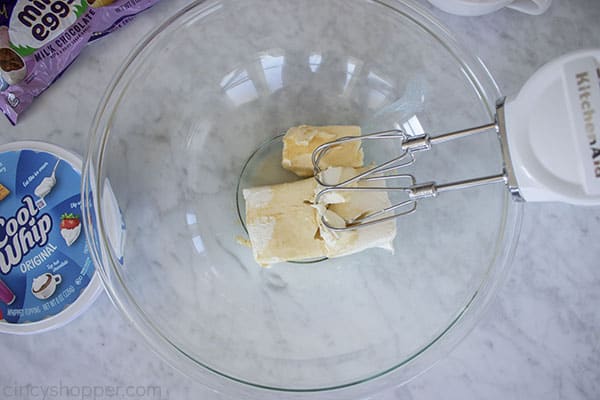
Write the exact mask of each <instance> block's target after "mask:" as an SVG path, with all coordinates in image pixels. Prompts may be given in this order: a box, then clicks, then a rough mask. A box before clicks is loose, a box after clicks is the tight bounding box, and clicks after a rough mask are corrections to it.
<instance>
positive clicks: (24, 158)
mask: <svg viewBox="0 0 600 400" xmlns="http://www.w3.org/2000/svg"><path fill="white" fill-rule="evenodd" d="M81 167H82V161H81V158H79V157H78V156H77V155H75V154H73V153H71V152H69V151H67V150H65V149H63V148H61V147H58V146H55V145H52V144H49V143H44V142H32V141H27V142H25V141H24V142H14V143H9V144H6V145H2V146H0V184H1V185H2V187H0V198H1V199H0V281H1V284H0V313H1V314H2V315H1V318H0V332H4V333H13V334H32V333H39V332H43V331H47V330H50V329H54V328H57V327H60V326H62V325H64V324H66V323H68V322H70V321H72V320H73V319H75V318H76V317H77V316H79V315H80V314H81V313H83V312H84V311H85V310H86V309H87V308H88V307H89V306H90V305H91V304H92V303H93V302H94V301H95V300H96V298H97V297H98V295H99V294H100V292H101V291H102V285H101V281H100V278H99V276H98V273H97V272H96V271H95V268H94V264H93V262H92V260H91V258H90V256H89V250H88V246H87V243H86V240H85V234H84V232H83V221H82V220H81V215H82V214H81Z"/></svg>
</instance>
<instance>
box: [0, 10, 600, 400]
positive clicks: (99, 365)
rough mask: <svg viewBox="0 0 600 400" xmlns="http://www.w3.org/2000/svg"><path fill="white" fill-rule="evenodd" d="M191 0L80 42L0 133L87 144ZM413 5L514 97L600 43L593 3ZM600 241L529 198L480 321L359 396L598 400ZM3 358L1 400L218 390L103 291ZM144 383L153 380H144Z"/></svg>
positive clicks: (569, 215) (6, 341)
mask: <svg viewBox="0 0 600 400" xmlns="http://www.w3.org/2000/svg"><path fill="white" fill-rule="evenodd" d="M188 2H189V0H165V1H162V2H160V3H159V4H158V5H157V6H155V7H154V8H153V9H151V10H149V11H148V12H146V13H145V14H144V15H143V16H141V17H140V18H138V19H137V20H136V21H134V22H133V23H131V24H130V25H129V26H127V27H126V28H124V29H123V30H121V31H119V32H116V33H114V34H112V35H111V36H110V37H109V38H107V39H105V40H101V41H98V42H96V43H94V44H93V45H91V46H89V47H88V48H87V49H85V50H84V51H83V53H82V54H81V56H80V57H79V59H78V60H77V61H76V62H75V63H74V64H73V65H72V66H71V68H70V69H69V71H68V73H66V74H65V75H64V76H63V77H62V78H61V79H60V80H59V81H57V82H56V83H55V84H54V85H53V86H52V87H51V88H50V89H49V90H48V91H47V92H46V93H44V94H43V95H42V96H40V97H39V98H38V99H37V100H36V101H35V103H34V105H33V106H32V107H31V109H30V110H29V111H28V112H27V113H26V114H25V115H24V116H23V118H22V120H21V121H20V122H19V124H18V126H16V127H12V126H10V124H9V123H8V122H7V121H6V120H1V121H0V127H1V131H2V140H1V141H2V142H3V143H7V142H10V141H15V140H25V139H33V140H44V141H50V142H53V143H56V144H59V145H61V146H64V147H65V148H68V149H70V150H72V151H75V152H77V153H79V154H84V153H85V149H86V146H87V136H88V129H89V125H90V121H91V119H92V117H93V114H94V112H95V108H96V105H97V102H98V100H99V98H100V97H101V95H102V94H103V92H104V90H105V88H106V86H107V84H108V82H109V81H110V79H111V78H112V76H113V74H114V72H115V70H116V68H117V67H118V66H119V64H120V62H121V60H123V58H124V57H125V56H126V55H127V54H128V53H129V52H130V50H131V48H132V46H133V45H134V44H135V43H136V42H137V41H138V40H139V39H140V38H141V37H142V36H143V35H144V34H145V33H146V32H148V31H149V30H150V29H152V28H153V27H154V26H155V25H156V24H157V23H158V22H159V21H161V20H163V19H164V18H166V16H167V15H170V14H172V13H174V12H175V11H176V10H178V9H179V8H180V7H182V6H183V5H185V4H187V3H188ZM420 2H421V3H422V5H423V6H425V7H426V8H428V9H429V10H430V11H432V12H433V13H434V14H435V15H436V16H437V17H438V18H439V19H440V20H441V21H442V22H443V23H444V24H445V25H446V26H447V27H448V28H449V29H450V30H451V31H452V32H453V33H454V34H455V36H456V37H457V38H458V39H459V41H461V42H463V43H464V45H465V47H466V48H467V49H469V50H471V51H472V52H473V53H475V54H476V55H478V56H480V57H481V58H482V59H483V60H484V62H485V63H486V64H487V65H488V67H489V68H490V70H491V73H492V74H493V75H494V77H495V78H496V80H497V81H498V83H499V85H500V88H501V90H502V92H503V93H515V92H516V91H517V90H518V89H519V88H520V86H521V85H522V84H523V83H524V82H525V81H526V79H527V78H528V77H529V76H530V74H532V73H533V72H534V71H535V70H536V69H537V68H538V67H539V66H541V65H542V64H543V63H545V62H547V61H549V60H551V59H553V58H555V57H557V56H559V55H561V54H563V53H565V52H568V51H571V50H576V49H580V48H584V47H593V46H595V47H598V46H599V45H600V24H598V21H600V2H598V0H576V1H570V2H567V1H555V2H554V4H553V5H552V7H551V8H550V10H549V11H548V12H547V13H546V14H544V15H542V16H538V17H532V16H528V15H525V14H521V13H518V12H516V11H512V10H502V11H499V12H496V13H494V14H491V15H487V16H483V17H473V18H466V17H458V16H452V15H449V14H445V13H443V12H441V11H439V10H436V9H434V8H433V7H432V6H430V5H429V3H427V2H425V1H424V0H420ZM598 238H600V208H577V207H572V206H567V205H560V204H527V205H526V206H525V212H524V218H523V227H522V232H521V237H520V240H519V244H518V248H517V251H516V255H515V258H514V262H513V266H512V269H511V270H510V275H509V277H508V279H507V281H506V283H505V284H504V286H503V287H502V288H501V289H500V290H499V292H498V294H497V296H496V298H495V299H494V300H493V301H492V302H491V304H490V306H489V307H488V309H487V312H486V314H485V316H484V318H483V320H482V321H481V322H480V323H479V324H478V326H477V327H476V328H475V329H474V330H473V331H472V332H471V333H470V334H469V336H467V337H466V338H465V339H464V340H463V341H462V342H461V343H460V344H459V345H458V346H457V347H456V349H455V350H454V351H453V352H452V353H451V354H450V355H448V356H447V357H446V358H444V359H443V360H441V361H440V362H439V363H437V364H436V365H435V366H433V367H432V368H431V369H430V370H428V371H427V372H426V373H424V374H422V375H420V376H418V377H416V378H415V379H414V380H412V381H411V382H409V383H408V384H406V385H404V386H401V387H397V388H396V389H393V390H390V391H387V392H384V393H374V394H373V395H371V396H368V397H367V398H369V399H374V400H384V399H385V400H388V399H415V400H420V399H434V398H444V399H545V400H548V399H563V398H564V399H571V400H575V399H597V398H599V397H600V313H599V312H598V302H599V300H600V299H599V296H600V294H599V293H600V268H599V266H600V265H599V261H600V246H599V245H598V243H597V241H598ZM0 354H2V359H3V364H4V371H3V372H2V374H0V390H3V392H2V393H3V394H2V395H0V397H2V398H6V399H9V398H21V397H23V396H17V394H18V392H17V391H18V390H19V388H20V387H26V386H27V385H38V386H43V385H46V386H54V387H59V388H60V387H61V386H65V387H75V386H77V387H79V388H81V387H83V386H89V387H91V388H93V387H97V386H123V387H126V386H129V385H131V386H132V387H135V388H137V387H141V388H142V389H139V392H138V394H137V397H136V398H140V399H141V398H148V399H159V398H161V399H167V398H169V399H180V398H181V399H183V398H202V399H211V400H212V399H225V398H226V397H224V396H223V395H221V394H217V393H213V392H211V391H209V390H207V389H205V388H203V387H201V386H200V385H198V384H196V383H194V382H193V381H191V380H190V379H188V378H186V377H185V376H183V375H181V374H180V373H179V372H177V371H176V370H174V369H173V368H171V367H170V366H169V365H167V364H166V363H164V362H163V361H161V359H159V358H158V357H157V356H156V355H155V354H154V353H153V352H152V351H150V349H149V348H148V346H147V345H146V343H145V342H144V341H143V340H142V338H141V336H140V335H139V334H138V333H137V332H136V331H135V330H134V329H133V328H132V327H131V326H130V325H129V324H128V323H127V321H126V320H125V319H124V317H123V316H121V315H120V314H119V313H118V312H117V310H116V309H115V308H114V307H113V306H112V304H111V303H110V301H109V299H108V297H107V296H106V295H104V294H102V295H101V297H100V298H99V299H98V301H97V302H96V303H95V304H94V306H93V308H91V309H90V310H89V311H88V312H86V313H85V314H84V315H82V316H81V317H79V318H78V319H76V320H75V321H73V322H72V323H70V324H68V325H67V326H65V327H63V328H60V329H58V330H54V331H51V332H48V333H44V334H40V335H36V336H10V335H3V336H2V338H1V340H0ZM149 386H152V387H158V388H160V389H159V390H158V391H150V390H144V389H143V388H147V387H149ZM22 390H26V389H22ZM134 390H135V389H134ZM15 392H17V393H15ZM22 393H26V392H22ZM82 395H83V393H82ZM323 397H324V398H326V396H323ZM23 398H24V397H23ZM30 398H43V397H42V395H41V394H39V396H38V397H34V396H31V397H30ZM46 398H61V397H59V396H57V397H46ZM77 398H85V397H82V396H80V397H77ZM88 398H93V397H91V396H90V397H88ZM98 398H110V397H109V394H108V393H105V394H104V395H103V397H98ZM113 398H125V397H123V396H122V397H114V396H113Z"/></svg>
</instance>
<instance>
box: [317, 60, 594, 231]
mask: <svg viewBox="0 0 600 400" xmlns="http://www.w3.org/2000/svg"><path fill="white" fill-rule="evenodd" d="M492 129H495V131H496V132H497V134H498V138H499V139H500V143H501V149H502V156H503V160H504V170H503V171H502V172H501V173H500V174H497V175H492V176H486V177H482V178H475V179H468V180H464V181H460V182H452V183H446V184H437V183H435V182H427V183H417V182H416V181H415V178H414V176H412V175H410V174H402V173H397V172H398V170H399V169H401V168H403V167H406V166H408V165H411V164H413V163H414V162H415V156H414V153H416V152H419V151H424V150H428V149H430V148H431V146H432V145H437V144H441V143H443V142H447V141H450V140H456V139H460V138H463V137H467V136H470V135H473V134H476V133H480V132H485V131H489V130H492ZM371 139H383V140H386V139H392V140H400V141H401V142H402V154H400V155H399V156H398V157H396V158H394V159H392V160H389V161H387V162H385V163H383V164H380V165H378V166H375V167H373V168H371V169H369V170H368V171H366V172H364V173H361V174H359V175H357V176H355V177H353V178H351V179H348V180H346V181H343V182H333V183H332V182H327V181H326V176H324V175H326V174H323V173H322V172H323V171H322V170H321V169H320V168H319V164H320V160H321V159H322V157H323V156H324V154H325V153H326V152H327V151H328V150H329V149H331V148H332V147H334V146H338V145H340V144H342V143H345V142H348V141H356V140H371ZM312 161H313V166H314V170H315V178H316V179H317V181H318V182H319V184H321V185H322V186H323V189H322V190H321V191H320V192H319V193H318V194H317V196H316V198H315V203H318V202H319V200H320V199H321V197H322V196H323V195H324V194H326V193H328V192H331V191H352V190H375V191H401V192H404V193H406V199H405V200H403V201H401V202H399V203H396V204H393V205H392V206H390V207H388V208H386V209H383V210H380V211H377V212H374V213H371V214H369V215H366V216H362V217H360V218H359V219H357V220H355V221H353V222H351V223H350V224H348V225H347V226H346V227H345V228H340V227H335V226H332V225H330V224H329V223H328V222H327V221H326V220H325V219H324V220H323V223H324V224H325V225H326V226H327V227H328V228H329V229H332V230H334V231H343V230H347V229H354V228H358V227H361V226H366V225H371V224H374V223H378V222H382V221H385V220H389V219H392V218H397V217H399V216H402V215H407V214H410V213H412V212H414V211H415V210H416V208H417V201H418V200H420V199H423V198H427V197H436V196H437V195H438V194H440V193H443V192H445V191H449V190H458V189H465V188H469V187H474V186H481V185H486V184H492V183H499V182H503V183H505V184H506V185H507V187H508V189H509V191H510V192H511V193H512V194H513V196H514V198H515V199H516V200H518V201H528V202H530V201H531V202H533V201H559V202H565V203H570V204H575V205H600V49H591V50H582V51H577V52H574V53H570V54H567V55H565V56H563V57H560V58H558V59H556V60H554V61H552V62H550V63H548V64H546V65H545V66H543V67H542V68H540V69H539V70H538V71H537V72H536V73H535V74H534V75H533V76H531V78H530V79H529V80H528V81H527V82H526V83H525V85H524V86H523V88H522V89H521V91H520V92H519V93H518V95H517V96H515V97H508V98H505V99H500V100H499V101H498V102H497V105H496V120H495V121H494V122H493V123H490V124H487V125H483V126H478V127H474V128H469V129H465V130H461V131H457V132H451V133H446V134H443V135H439V136H434V137H430V136H429V135H419V136H407V135H406V134H405V133H404V132H402V131H400V130H389V131H384V132H376V133H372V134H367V135H363V136H360V137H345V138H340V139H337V140H335V141H332V142H329V143H325V144H323V145H321V146H319V147H317V148H316V149H315V151H314V152H313V154H312ZM380 180H385V181H386V182H391V181H396V182H398V181H400V182H404V183H405V184H404V185H393V184H392V185H382V186H380V187H374V186H373V184H371V185H369V186H368V187H361V186H357V185H356V184H355V183H357V182H359V181H380Z"/></svg>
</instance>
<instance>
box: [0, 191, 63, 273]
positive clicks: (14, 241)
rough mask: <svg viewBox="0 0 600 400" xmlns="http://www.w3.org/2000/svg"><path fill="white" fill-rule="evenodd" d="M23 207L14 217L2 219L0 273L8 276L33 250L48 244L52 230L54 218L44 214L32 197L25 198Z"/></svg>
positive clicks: (0, 218)
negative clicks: (39, 214) (40, 213)
mask: <svg viewBox="0 0 600 400" xmlns="http://www.w3.org/2000/svg"><path fill="white" fill-rule="evenodd" d="M21 202H22V203H23V206H22V207H21V208H19V209H18V210H17V212H16V213H15V216H14V217H10V218H8V219H5V218H3V217H0V271H1V272H2V273H3V274H8V273H9V272H10V271H11V269H12V268H13V267H14V266H17V265H19V264H20V263H21V261H22V260H23V257H25V256H26V255H27V254H28V253H29V252H30V251H31V250H32V249H33V248H35V247H36V246H39V247H42V246H44V245H46V243H48V233H49V232H50V230H51V229H52V218H50V215H48V214H43V215H41V216H39V217H38V216H37V215H38V213H39V211H40V210H39V209H38V208H37V207H36V206H35V203H34V201H33V198H32V197H31V196H25V197H24V198H23V199H22V200H21Z"/></svg>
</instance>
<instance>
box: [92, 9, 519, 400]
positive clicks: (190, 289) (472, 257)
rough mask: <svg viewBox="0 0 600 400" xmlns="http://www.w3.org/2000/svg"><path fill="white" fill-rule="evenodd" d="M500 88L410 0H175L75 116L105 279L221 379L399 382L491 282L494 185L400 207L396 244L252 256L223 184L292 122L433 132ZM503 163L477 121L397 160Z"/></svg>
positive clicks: (268, 174)
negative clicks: (83, 123) (307, 256)
mask: <svg viewBox="0 0 600 400" xmlns="http://www.w3.org/2000/svg"><path fill="white" fill-rule="evenodd" d="M499 95H500V94H499V92H498V89H497V87H496V85H495V83H494V81H493V79H492V77H491V76H490V74H489V73H488V71H487V70H486V69H485V67H484V66H483V65H482V64H481V63H480V62H479V61H478V60H477V59H476V58H474V57H472V56H470V55H469V54H468V53H467V52H465V51H464V50H463V49H461V47H460V46H459V45H458V44H457V43H456V42H455V40H453V39H452V37H451V36H450V35H449V34H448V33H447V32H446V30H445V29H444V28H442V27H441V26H440V25H439V24H438V23H437V22H436V21H435V20H433V19H432V17H430V16H429V15H428V14H427V13H425V12H424V11H423V10H421V9H420V8H418V7H417V6H416V5H414V4H413V3H412V2H409V1H397V0H381V1H379V0H377V1H375V0H352V1H349V0H327V1H319V2H315V1H311V0H299V1H293V2H292V1H288V2H282V1H280V0H254V1H246V0H223V1H201V2H195V3H193V4H191V5H189V6H188V7H186V8H185V9H184V10H181V11H180V12H179V13H177V14H176V15H175V16H173V17H172V18H170V19H169V20H168V21H166V22H165V23H164V24H163V25H161V26H160V27H158V28H157V29H156V30H155V31H154V32H153V33H151V34H150V35H149V36H148V37H147V38H146V39H145V40H143V41H142V43H141V44H140V45H139V46H138V47H137V48H136V49H135V50H134V51H133V52H132V54H131V56H130V57H129V58H128V59H127V61H126V62H125V64H124V65H123V67H122V68H121V70H120V71H119V72H118V74H117V76H116V78H115V79H114V81H113V83H112V84H111V85H110V87H109V88H108V90H107V92H106V95H105V96H104V99H103V100H102V101H101V103H100V106H99V108H98V111H97V114H96V118H95V122H94V123H93V127H92V131H91V139H90V140H91V142H90V146H89V153H88V155H87V160H86V163H85V170H84V191H83V192H84V193H86V195H85V196H84V199H83V208H84V214H85V215H84V217H85V218H84V219H85V227H86V234H87V239H88V241H89V243H90V248H91V252H92V255H93V258H94V260H95V262H96V265H97V267H98V269H99V270H100V274H101V277H102V279H103V281H104V284H105V286H106V290H107V292H108V294H109V295H110V297H111V299H112V300H113V302H114V303H115V304H116V305H117V307H118V308H119V309H120V310H121V311H122V312H123V314H125V315H126V316H127V318H129V320H131V322H132V323H133V325H134V326H135V327H136V328H137V329H138V330H139V331H140V332H141V334H142V335H143V336H144V337H145V338H146V339H147V340H148V341H149V342H150V344H151V347H152V348H153V349H154V350H155V351H156V352H158V353H159V354H161V355H162V356H164V357H165V358H166V359H167V360H168V361H169V362H170V363H171V364H173V365H174V366H176V367H177V368H179V369H181V370H182V371H184V372H185V373H187V374H188V375H191V376H193V377H194V378H195V379H197V380H199V381H200V382H202V383H204V384H205V385H207V386H209V387H212V388H215V389H217V390H220V391H226V392H232V391H239V393H244V395H245V396H246V397H245V398H247V397H253V395H256V396H255V397H257V398H261V399H264V398H268V397H269V396H273V398H279V397H278V396H280V395H281V393H279V392H278V391H287V392H303V393H305V392H315V391H321V390H331V389H344V388H350V389H349V390H351V391H353V392H352V393H360V392H361V391H364V392H365V393H367V392H372V391H376V390H379V389H381V388H384V387H388V386H390V385H398V384H400V383H403V382H405V381H407V380H408V379H410V378H412V377H413V376H415V375H416V374H417V373H419V372H421V371H423V370H425V369H426V368H427V367H429V366H431V365H432V364H433V363H434V362H435V361H436V360H438V359H439V358H440V357H442V356H443V355H444V354H445V353H446V352H447V351H448V350H449V349H450V348H451V347H452V346H453V345H454V344H455V343H456V342H457V341H458V340H459V339H460V338H462V337H464V335H465V334H466V333H467V332H468V331H469V329H470V328H471V327H473V325H474V324H475V322H476V320H477V319H478V318H479V315H480V313H481V310H482V308H483V306H484V305H485V304H486V302H487V300H488V299H489V298H490V295H491V294H492V292H493V290H494V287H495V286H497V284H498V283H499V282H500V281H501V278H502V276H503V275H504V273H505V270H506V269H505V267H506V266H507V263H508V260H509V259H510V255H511V253H512V251H513V249H514V243H515V240H516V236H517V233H518V228H519V220H520V219H519V216H520V210H521V207H519V205H518V204H516V203H513V202H512V201H511V199H510V197H509V195H508V193H507V190H506V189H505V187H503V186H502V185H496V186H488V187H480V188H476V189H470V190H466V191H461V192H454V193H444V194H443V195H440V196H439V197H438V198H436V199H430V200H424V201H423V202H422V203H420V205H419V208H418V210H417V212H416V213H414V214H412V215H410V216H406V217H403V218H401V219H399V220H398V235H397V237H396V240H395V242H394V247H395V252H394V254H391V253H389V252H386V251H384V250H381V249H372V250H368V251H365V252H362V253H360V254H356V255H352V256H347V257H341V258H337V259H331V260H325V261H321V262H316V263H284V264H278V265H275V266H273V267H272V268H268V269H267V268H261V267H259V266H258V265H257V264H256V263H255V262H254V261H253V258H252V254H251V251H250V250H249V249H248V248H246V247H244V246H242V245H240V244H239V243H238V241H237V240H236V237H238V236H244V235H245V232H244V228H243V223H242V222H243V221H242V220H241V219H240V218H239V216H238V207H239V208H240V211H241V214H242V215H243V204H238V200H239V196H238V185H240V186H241V187H242V188H243V187H244V186H248V185H250V184H252V181H254V183H261V182H262V183H265V182H266V181H268V180H270V179H274V178H273V176H276V175H277V174H272V172H274V170H275V169H277V168H278V161H277V156H273V154H270V155H269V154H266V155H265V156H264V157H263V159H259V160H256V159H252V160H250V161H249V162H248V159H249V157H250V155H251V154H253V152H254V151H255V150H256V149H257V148H258V147H259V146H260V145H261V144H263V143H265V142H268V141H269V140H270V139H271V138H273V137H275V136H277V135H279V134H281V133H282V132H284V131H285V130H286V129H287V128H288V127H290V126H294V125H298V124H302V123H305V124H313V125H321V124H323V125H324V124H358V125H361V126H362V128H363V132H372V131H377V130H383V129H390V128H395V127H399V128H402V129H404V130H405V131H406V132H407V133H408V134H417V133H421V132H423V131H426V132H428V133H430V134H433V135H435V134H437V133H442V132H446V131H450V130H455V129H459V128H464V127H469V126H473V125H478V124H483V123H487V122H489V121H490V120H492V119H493V116H494V111H495V108H494V105H495V100H496V99H497V98H498V97H499ZM399 149H400V147H399V143H393V142H392V143H387V144H386V145H385V146H381V145H379V146H378V147H377V146H375V147H374V148H369V149H367V150H366V158H367V160H369V161H377V160H381V159H383V158H385V157H388V156H390V155H393V154H397V153H398V152H399V151H400V150H399ZM259 153H261V152H258V153H255V156H256V154H259ZM247 162H248V163H247ZM244 166H246V167H247V168H246V170H244V171H246V172H245V176H243V177H242V176H241V175H242V170H243V169H244ZM501 169H502V159H501V154H500V146H499V142H498V140H497V137H496V136H495V135H494V134H493V133H489V134H483V135H479V136H477V137H471V138H468V139H464V140H461V141H459V142H457V143H448V144H444V145H441V146H438V147H436V148H434V149H432V150H431V151H430V152H427V154H425V153H423V154H420V153H419V154H417V163H416V164H415V165H414V166H413V167H411V171H412V172H413V173H414V174H415V175H416V176H417V177H418V178H419V179H420V180H421V181H426V180H429V179H432V178H435V179H436V180H438V181H439V182H446V181H449V180H453V179H463V178H469V177H474V176H477V175H487V174H494V173H498V172H499V171H500V170H501ZM108 181H110V185H111V186H112V189H113V192H114V194H115V196H116V199H113V198H112V197H111V195H110V194H109V193H110V191H109V190H107V188H108V185H107V182H108ZM115 201H116V204H118V205H119V208H120V210H121V212H122V216H123V220H124V225H123V226H122V225H121V224H120V221H119V220H118V219H117V218H115V210H117V208H116V207H115V206H114V204H115ZM124 226H126V227H127V230H126V232H127V236H126V238H125V239H123V237H122V234H123V233H124ZM359 383H361V384H360V385H357V384H359ZM264 389H272V390H271V391H270V390H264ZM341 392H343V393H346V392H344V391H343V390H342V391H341ZM278 393H279V394H278ZM292 395H293V394H292Z"/></svg>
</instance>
